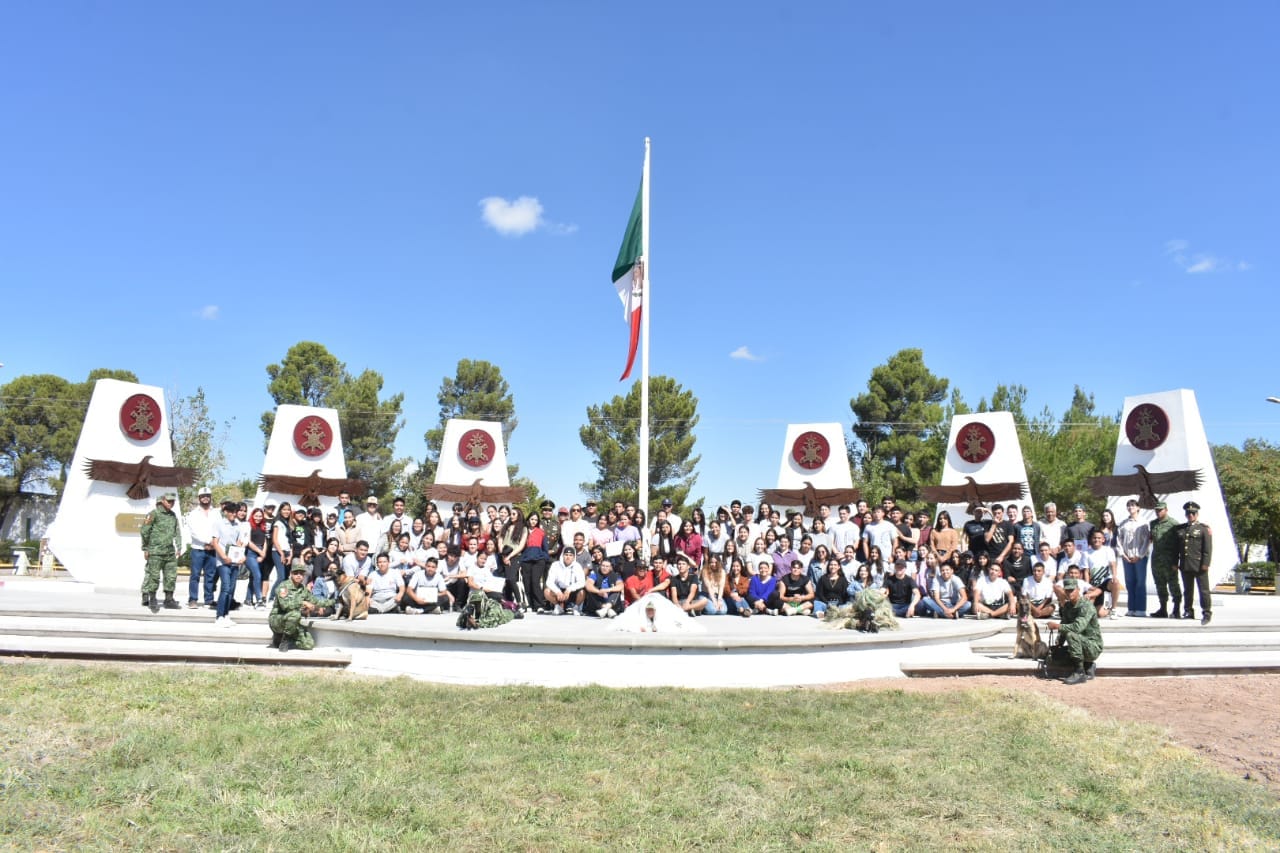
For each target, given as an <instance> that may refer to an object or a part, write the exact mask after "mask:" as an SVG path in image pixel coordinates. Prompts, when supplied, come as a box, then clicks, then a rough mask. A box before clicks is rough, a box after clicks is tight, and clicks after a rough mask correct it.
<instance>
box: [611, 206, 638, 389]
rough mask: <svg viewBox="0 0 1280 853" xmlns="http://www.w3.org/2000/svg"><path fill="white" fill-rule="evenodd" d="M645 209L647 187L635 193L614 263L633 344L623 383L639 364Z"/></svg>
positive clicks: (629, 349)
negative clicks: (634, 366)
mask: <svg viewBox="0 0 1280 853" xmlns="http://www.w3.org/2000/svg"><path fill="white" fill-rule="evenodd" d="M643 206H644V185H643V182H642V183H641V187H640V191H639V192H637V193H636V203H635V204H634V205H633V206H632V207H631V218H630V219H629V220H627V232H626V234H624V235H623V237H622V248H621V249H619V250H618V260H616V261H614V263H613V287H614V289H615V290H617V291H618V298H619V299H621V300H622V307H623V310H624V312H625V317H626V319H627V322H628V323H630V324H631V343H630V344H629V345H628V347H627V367H626V369H625V370H623V371H622V377H621V378H620V379H619V380H618V381H619V382H621V381H622V380H623V379H626V378H627V377H628V376H630V375H631V367H632V365H634V364H635V361H636V349H637V347H638V346H639V343H640V306H641V300H640V294H641V292H642V284H643V282H644V254H643V251H642V243H641V238H642V236H643V234H642V219H643V213H644V211H643Z"/></svg>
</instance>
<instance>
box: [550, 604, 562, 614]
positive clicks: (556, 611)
mask: <svg viewBox="0 0 1280 853" xmlns="http://www.w3.org/2000/svg"><path fill="white" fill-rule="evenodd" d="M551 613H552V615H554V616H563V615H564V607H563V606H561V605H559V604H557V605H556V609H555V610H552V611H551Z"/></svg>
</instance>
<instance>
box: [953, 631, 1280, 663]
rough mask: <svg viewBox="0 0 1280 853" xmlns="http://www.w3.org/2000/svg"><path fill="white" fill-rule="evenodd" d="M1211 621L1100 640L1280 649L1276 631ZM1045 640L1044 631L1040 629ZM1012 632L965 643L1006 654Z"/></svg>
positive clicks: (1142, 647)
mask: <svg viewBox="0 0 1280 853" xmlns="http://www.w3.org/2000/svg"><path fill="white" fill-rule="evenodd" d="M1211 628H1212V625H1210V626H1207V627H1204V628H1201V627H1200V626H1198V625H1197V626H1196V627H1195V629H1187V630H1184V631H1115V632H1112V631H1106V632H1104V633H1103V643H1104V645H1105V647H1106V650H1107V651H1108V652H1115V653H1137V652H1150V653H1153V654H1155V653H1175V652H1228V653H1229V652H1266V651H1270V652H1277V653H1280V631H1277V630H1272V631H1236V630H1220V631H1215V630H1210V629H1211ZM1040 636H1041V639H1044V640H1046V641H1047V639H1048V636H1049V634H1048V632H1047V631H1045V630H1043V629H1042V631H1041V634H1040ZM1015 640H1016V635H1015V634H1014V632H1012V631H1010V632H1008V633H1004V634H998V635H996V636H994V637H983V638H980V639H977V640H974V641H973V642H971V643H970V644H969V650H970V651H971V652H973V653H974V654H976V655H988V656H994V657H1008V656H1010V655H1012V654H1013V650H1014V643H1015Z"/></svg>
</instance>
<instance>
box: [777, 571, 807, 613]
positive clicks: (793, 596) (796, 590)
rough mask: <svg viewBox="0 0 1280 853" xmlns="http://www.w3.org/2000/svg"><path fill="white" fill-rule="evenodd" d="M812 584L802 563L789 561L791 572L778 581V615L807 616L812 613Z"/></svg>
mask: <svg viewBox="0 0 1280 853" xmlns="http://www.w3.org/2000/svg"><path fill="white" fill-rule="evenodd" d="M813 597H814V589H813V584H812V583H811V582H810V581H809V576H808V575H807V574H806V573H805V570H804V563H802V562H801V561H800V560H792V561H791V571H790V572H788V573H787V575H786V577H784V578H782V579H781V580H779V581H778V601H779V607H778V613H779V614H781V615H783V616H808V615H809V614H811V613H812V612H813Z"/></svg>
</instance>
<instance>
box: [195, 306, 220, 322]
mask: <svg viewBox="0 0 1280 853" xmlns="http://www.w3.org/2000/svg"><path fill="white" fill-rule="evenodd" d="M219 311H221V309H220V308H218V306H217V305H206V306H204V307H203V308H201V309H200V319H201V320H216V319H218V312H219Z"/></svg>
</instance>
